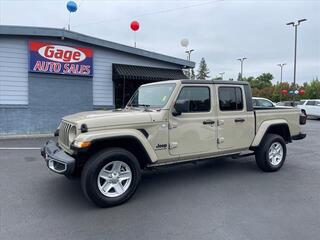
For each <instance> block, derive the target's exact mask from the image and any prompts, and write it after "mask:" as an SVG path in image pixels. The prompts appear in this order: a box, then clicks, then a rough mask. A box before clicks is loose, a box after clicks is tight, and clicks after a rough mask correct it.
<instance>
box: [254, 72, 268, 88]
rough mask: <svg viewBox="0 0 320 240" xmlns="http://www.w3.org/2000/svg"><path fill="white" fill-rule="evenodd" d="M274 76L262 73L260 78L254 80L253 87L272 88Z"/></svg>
mask: <svg viewBox="0 0 320 240" xmlns="http://www.w3.org/2000/svg"><path fill="white" fill-rule="evenodd" d="M272 79H273V76H272V74H271V73H262V74H261V75H260V76H258V77H256V79H254V80H252V82H251V87H252V88H258V89H263V88H267V87H271V86H272V82H271V81H272Z"/></svg>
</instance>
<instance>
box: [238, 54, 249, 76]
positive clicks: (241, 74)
mask: <svg viewBox="0 0 320 240" xmlns="http://www.w3.org/2000/svg"><path fill="white" fill-rule="evenodd" d="M246 59H247V58H246V57H243V58H238V59H237V60H239V61H240V62H241V71H240V80H241V81H242V77H243V62H244V60H246Z"/></svg>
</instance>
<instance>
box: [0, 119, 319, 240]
mask: <svg viewBox="0 0 320 240" xmlns="http://www.w3.org/2000/svg"><path fill="white" fill-rule="evenodd" d="M303 128H304V131H305V132H306V133H307V134H308V136H307V138H306V139H305V140H303V141H297V142H294V143H292V144H289V145H288V156H287V161H286V163H285V165H284V166H283V168H282V169H281V170H280V171H279V172H275V173H263V172H261V171H260V170H258V169H257V167H256V164H255V161H254V157H246V158H242V159H236V160H233V159H230V158H226V159H218V160H211V161H205V162H201V163H199V164H197V165H193V164H186V165H181V166H175V167H170V168H168V167H166V168H162V169H159V170H153V171H148V172H145V173H144V174H143V178H142V182H141V185H140V187H139V188H138V191H137V193H136V194H135V195H134V196H133V198H132V199H131V200H130V201H129V202H127V203H125V204H124V205H121V206H117V207H114V208H109V209H99V208H96V207H95V206H93V205H92V204H91V203H90V202H88V201H87V200H86V199H85V198H84V196H83V194H82V192H81V188H80V184H79V181H77V180H67V179H66V178H65V177H64V176H59V175H57V174H55V173H52V172H50V171H49V170H48V169H47V168H46V166H45V164H44V162H43V160H42V158H41V157H40V153H39V150H37V149H29V150H26V149H20V150H17V149H9V150H4V148H15V147H26V148H28V147H31V148H32V147H36V148H37V147H39V146H41V145H42V144H43V143H44V142H45V140H46V139H43V138H42V139H22V140H0V149H1V150H0V204H1V209H0V239H1V240H7V239H8V240H9V239H10V240H15V239H24V240H26V239H30V240H31V239H32V240H35V239H54V240H58V239H108V240H111V239H139V240H140V239H197V240H201V239H210V240H211V239H219V240H222V239H237V240H240V239H259V240H261V239H268V240H270V239H277V240H279V239H290V240H292V239H297V240H301V239H319V236H320V140H319V136H320V121H317V120H309V121H308V123H307V125H306V126H304V127H303Z"/></svg>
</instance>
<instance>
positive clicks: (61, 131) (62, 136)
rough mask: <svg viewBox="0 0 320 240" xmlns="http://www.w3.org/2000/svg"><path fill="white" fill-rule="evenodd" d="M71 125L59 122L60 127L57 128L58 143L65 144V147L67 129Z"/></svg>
mask: <svg viewBox="0 0 320 240" xmlns="http://www.w3.org/2000/svg"><path fill="white" fill-rule="evenodd" d="M71 127H72V125H71V124H70V123H67V122H64V121H62V122H61V125H60V128H59V143H60V144H61V143H62V144H63V145H65V146H66V147H69V145H70V143H69V131H70V129H71Z"/></svg>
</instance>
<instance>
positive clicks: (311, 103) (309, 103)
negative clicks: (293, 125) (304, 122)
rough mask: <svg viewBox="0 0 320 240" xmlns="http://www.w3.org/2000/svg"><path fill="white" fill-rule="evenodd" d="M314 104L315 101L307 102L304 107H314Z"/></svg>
mask: <svg viewBox="0 0 320 240" xmlns="http://www.w3.org/2000/svg"><path fill="white" fill-rule="evenodd" d="M315 103H316V101H308V102H307V104H306V105H309V106H314V105H315Z"/></svg>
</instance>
